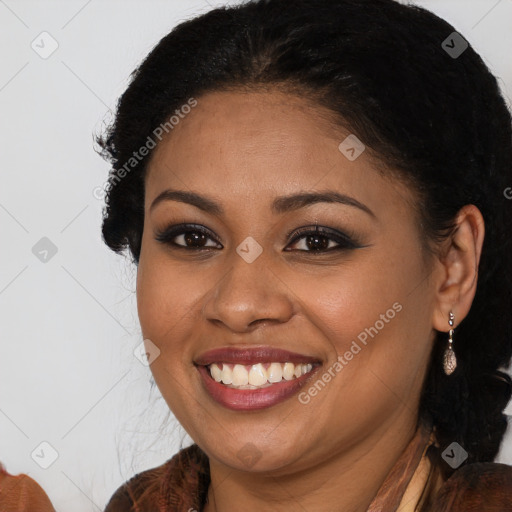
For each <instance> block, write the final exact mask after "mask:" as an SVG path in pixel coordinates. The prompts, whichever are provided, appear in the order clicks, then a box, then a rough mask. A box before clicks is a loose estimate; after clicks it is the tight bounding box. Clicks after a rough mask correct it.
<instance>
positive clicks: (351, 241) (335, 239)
mask: <svg viewBox="0 0 512 512" xmlns="http://www.w3.org/2000/svg"><path fill="white" fill-rule="evenodd" d="M312 228H314V229H312ZM297 242H298V243H297ZM291 244H292V245H293V244H295V245H297V246H298V248H297V249H295V250H298V251H301V252H310V253H317V254H318V253H325V252H331V251H340V250H350V249H357V248H359V247H361V245H359V244H358V243H357V241H356V240H355V238H354V237H353V236H350V235H346V234H345V233H342V232H341V231H337V230H335V229H330V228H324V227H318V225H315V226H307V227H304V228H301V229H299V230H297V231H296V232H295V237H294V238H293V240H292V242H291ZM289 246H290V245H288V247H289ZM285 250H287V251H289V250H290V249H285Z"/></svg>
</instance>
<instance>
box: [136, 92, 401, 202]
mask: <svg viewBox="0 0 512 512" xmlns="http://www.w3.org/2000/svg"><path fill="white" fill-rule="evenodd" d="M349 135H350V131H348V130H344V129H343V128H342V127H339V126H337V125H336V124H334V122H333V116H332V114H331V113H330V112H329V111H327V110H326V109H325V108H323V107H321V106H317V105H316V104H313V103H311V102H310V101H306V100H303V99H301V98H298V97H296V96H294V95H287V94H285V93H283V92H280V91H270V92H267V91H265V92H241V91H236V92H235V91H223V92H212V93H207V94H205V95H204V96H201V97H198V98H197V106H195V107H194V108H193V109H192V110H191V111H190V113H188V114H186V115H184V116H183V118H182V119H180V120H179V122H178V123H177V124H176V125H175V126H174V128H173V129H172V130H171V131H170V132H169V134H168V135H167V136H166V137H165V138H163V140H162V141H161V142H160V143H159V145H158V146H157V148H156V149H155V152H154V154H153V156H152V159H151V161H150V163H149V165H148V173H147V175H146V192H147V197H148V196H149V197H148V199H150V198H151V197H154V196H156V195H157V194H158V193H160V192H161V190H162V189H163V188H165V187H166V186H168V187H172V188H181V189H187V188H188V189H194V190H203V191H206V190H208V191H209V192H210V193H211V195H213V196H217V197H220V198H223V197H226V196H229V195H231V196H233V195H234V194H235V193H236V197H238V198H240V197H241V196H244V197H246V198H247V199H248V200H250V201H251V202H252V203H253V204H254V203H257V202H258V201H263V199H264V198H267V199H268V198H269V197H270V196H276V195H281V193H292V192H296V191H299V190H300V191H304V190H314V189H318V188H322V189H325V188H330V189H335V190H338V191H340V192H342V193H347V192H349V193H351V194H353V195H354V196H358V199H361V200H362V201H365V200H366V201H368V202H374V203H375V202H377V203H378V202H379V199H378V196H382V195H384V196H385V198H387V199H388V200H393V199H394V200H396V198H393V197H392V194H395V195H396V193H397V192H398V194H399V195H400V196H401V197H403V196H404V194H407V191H406V190H405V189H404V188H403V187H402V186H401V185H400V184H399V183H397V182H393V181H392V180H389V179H384V178H383V177H382V176H381V175H380V173H378V172H376V167H375V161H374V160H372V159H371V158H370V156H369V155H368V154H367V152H366V151H363V153H362V154H361V155H360V156H359V157H358V158H357V159H355V160H353V161H351V160H349V159H348V158H347V157H346V156H345V155H344V154H343V153H342V152H341V151H340V149H339V145H340V143H341V142H342V141H344V140H345V139H346V137H347V136H349ZM380 200H382V197H381V199H380Z"/></svg>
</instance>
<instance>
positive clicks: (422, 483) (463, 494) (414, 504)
mask: <svg viewBox="0 0 512 512" xmlns="http://www.w3.org/2000/svg"><path fill="white" fill-rule="evenodd" d="M434 443H435V438H434V435H433V433H432V430H431V429H429V428H428V427H422V426H420V427H419V428H418V430H417V431H416V433H415V435H414V437H413V439H412V440H411V441H410V442H409V444H408V445H407V447H406V448H405V450H404V451H403V453H402V455H401V456H400V457H399V459H398V460H397V461H396V463H395V465H394V466H393V468H392V469H391V471H390V472H389V474H388V476H387V477H386V479H385V480H384V482H383V484H382V485H381V487H380V489H379V491H378V493H377V495H376V496H375V498H374V499H373V501H372V502H371V504H370V506H369V508H368V512H476V511H478V512H487V511H489V512H511V511H512V466H508V465H505V464H496V463H485V464H482V463H479V464H469V465H466V466H461V468H459V469H458V470H457V471H455V473H454V474H453V475H452V476H451V477H450V478H449V479H448V480H447V481H446V482H445V483H443V482H442V480H439V472H437V471H435V468H434V467H433V466H432V465H431V464H430V460H429V458H428V457H427V450H428V448H429V446H430V445H432V444H434ZM209 483H210V473H209V463H208V457H207V456H206V454H205V453H204V452H203V451H202V450H201V449H200V448H199V447H198V446H197V445H196V444H193V445H192V446H190V447H188V448H184V449H182V450H180V451H179V452H178V453H177V454H176V455H175V456H174V457H172V459H170V460H169V461H167V462H166V463H165V464H163V465H161V466H159V467H157V468H153V469H150V470H147V471H144V472H142V473H139V474H138V475H135V476H134V477H133V478H131V479H130V480H129V481H128V482H126V483H125V484H123V485H122V486H121V487H120V488H119V489H118V490H117V491H116V492H115V494H114V495H113V496H112V498H111V500H110V502H109V504H108V505H107V508H106V509H105V512H189V511H190V510H191V509H192V510H195V511H198V512H201V511H202V510H203V507H204V504H205V502H206V497H207V493H208V486H209ZM427 489H433V491H432V492H427Z"/></svg>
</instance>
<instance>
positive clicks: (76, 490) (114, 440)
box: [0, 0, 512, 512]
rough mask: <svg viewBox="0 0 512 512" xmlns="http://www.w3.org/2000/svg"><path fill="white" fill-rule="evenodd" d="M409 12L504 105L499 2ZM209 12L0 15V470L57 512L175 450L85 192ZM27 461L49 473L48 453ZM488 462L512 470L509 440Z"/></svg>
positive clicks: (162, 6) (48, 8)
mask: <svg viewBox="0 0 512 512" xmlns="http://www.w3.org/2000/svg"><path fill="white" fill-rule="evenodd" d="M417 3H418V4H419V5H423V6H426V7H428V8H430V9H431V10H432V11H434V12H436V13H438V14H439V15H441V17H444V18H445V19H447V20H448V21H449V22H450V23H452V24H453V25H454V26H455V28H457V29H458V30H459V31H460V32H461V33H462V34H463V35H464V36H465V38H466V39H468V40H469V42H470V43H471V44H473V45H474V46H475V48H476V50H477V51H478V52H480V53H481V54H482V55H483V57H484V59H485V61H486V63H487V64H488V65H489V66H490V68H491V70H492V71H493V72H494V73H495V74H496V75H497V76H498V77H500V82H501V85H502V86H503V90H504V93H505V95H506V96H507V98H510V97H511V96H512V65H511V61H510V54H511V49H512V0H500V1H497V0H479V1H476V0H474V1H468V0H458V1H455V0H430V1H428V0H425V1H422V2H417ZM221 4H226V2H218V3H215V2H214V0H210V5H221ZM210 5H209V4H208V3H206V2H200V1H184V0H166V1H156V0H153V1H145V2H143V1H141V0H140V1H114V0H89V1H86V0H71V1H70V0H68V1H49V0H45V1H28V0H27V1H23V0H17V1H16V0H5V1H3V0H0V48H1V52H2V53H1V55H2V64H1V67H0V119H1V121H0V123H1V124H0V130H1V131H0V137H1V145H0V148H1V159H0V169H1V170H0V172H1V183H2V187H1V189H0V226H1V242H0V257H1V264H0V312H1V313H0V315H1V317H0V325H1V355H0V461H2V462H3V463H4V464H5V466H6V468H7V470H8V471H9V472H10V473H13V474H17V473H22V472H23V473H26V474H28V475H30V476H31V477H33V478H34V479H36V480H37V481H38V482H39V483H40V484H41V485H42V486H43V488H44V489H45V490H46V492H47V493H48V495H49V497H50V499H51V500H52V502H53V503H54V506H55V507H56V509H57V511H58V512H63V511H73V512H82V511H84V512H85V511H98V510H102V509H103V507H104V506H105V504H106V503H107V501H108V499H109V497H110V496H111V494H112V493H113V492H114V490H115V489H116V488H117V487H118V486H119V485H120V484H121V483H122V482H124V481H125V480H126V479H127V478H129V477H131V476H133V475H134V474H135V473H136V472H138V471H141V470H143V469H146V468H149V467H153V466H156V465H159V464H161V463H163V462H164V461H165V460H167V459H168V458H170V457H171V456H172V455H173V454H174V453H175V452H176V451H177V450H178V449H179V447H180V443H182V442H183V443H185V444H187V443H189V442H190V440H189V439H188V438H187V437H186V435H185V433H184V431H183V430H182V429H181V427H179V426H177V425H176V423H175V420H173V418H172V416H170V417H169V415H167V407H166V405H165V403H164V401H163V399H162V398H161V397H160V396H159V393H158V390H157V389H156V388H154V387H153V388H152V386H151V375H150V372H149V369H148V368H146V367H144V366H143V365H142V364H141V363H139V361H138V360H137V359H136V358H135V357H134V356H133V350H134V348H135V347H136V346H137V345H138V344H139V343H140V341H141V334H140V330H139V326H138V319H137V311H136V307H135V300H134V299H135V295H134V292H135V280H134V276H135V269H134V267H132V266H131V265H130V264H129V262H128V260H125V259H123V258H122V257H120V256H116V255H114V254H113V253H111V252H110V251H109V250H108V249H107V247H106V246H105V245H104V244H103V243H102V241H101V237H100V227H101V210H102V202H101V200H98V199H96V198H95V197H94V195H93V190H94V189H95V188H96V187H101V186H102V185H103V183H104V182H105V179H106V177H107V172H108V164H107V163H105V162H104V161H103V160H101V158H100V157H99V156H98V155H97V154H96V153H95V152H94V150H93V141H92V134H93V133H95V132H98V131H100V130H101V128H102V122H103V120H107V121H108V120H109V117H108V116H107V114H108V110H109V109H114V107H115V102H116V100H117V98H118V97H119V95H120V94H121V93H122V92H123V90H124V89H125V87H126V85H127V79H128V76H129V73H130V72H131V71H132V70H133V69H134V67H135V66H136V65H137V64H138V63H139V62H140V61H141V60H142V59H143V57H144V56H145V55H146V54H147V53H148V52H149V50H150V49H151V48H152V47H153V46H154V45H155V44H156V43H157V42H158V41H159V39H160V38H161V37H162V36H163V35H165V34H166V33H168V32H169V31H170V29H171V28H172V27H173V26H174V25H176V24H177V23H178V22H179V21H182V20H184V19H187V18H190V17H191V16H193V15H195V14H200V13H203V12H206V11H207V10H209V9H210V8H211V7H210ZM43 31H47V32H48V33H49V34H51V36H52V37H53V38H54V39H55V40H56V41H57V42H58V45H59V47H58V49H57V50H56V51H55V53H53V54H52V55H51V56H50V57H49V58H47V59H43V58H41V57H40V56H39V55H38V54H37V53H36V52H35V51H34V50H33V49H32V48H31V43H32V41H33V40H36V43H37V42H38V41H40V38H39V39H38V36H39V34H40V33H41V32H43ZM49 44H50V40H49V39H47V40H46V43H45V48H47V49H48V48H49V47H50V46H49ZM39 45H40V46H42V43H40V42H39ZM510 185H511V186H512V184H510ZM42 237H48V238H49V239H50V240H51V241H52V243H53V244H55V246H56V248H57V253H56V254H55V255H54V256H53V257H52V258H51V259H49V260H48V261H47V262H46V263H43V262H41V261H40V260H39V259H38V258H36V256H35V255H34V254H33V253H32V247H33V246H34V245H35V244H36V243H37V242H38V241H39V240H40V239H41V238H42ZM511 409H512V408H511V407H510V406H509V409H508V411H510V412H512V411H511ZM164 427H165V428H164ZM43 441H46V442H48V443H50V445H51V446H52V447H53V448H54V449H55V450H56V451H57V453H58V458H57V459H56V461H55V462H54V463H53V464H52V465H51V466H50V467H49V468H48V469H42V468H40V467H39V466H38V465H37V464H36V463H35V462H34V460H33V459H32V458H31V453H32V452H33V451H34V450H35V449H36V448H38V447H39V445H40V443H41V442H43ZM41 450H42V451H41ZM37 454H39V460H40V461H41V460H43V459H45V458H46V460H47V461H49V460H50V459H49V458H48V457H51V449H50V448H48V447H46V448H45V447H44V446H43V447H39V448H38V449H37V450H36V455H35V458H36V459H37ZM42 454H44V455H42ZM497 460H498V461H502V462H507V463H509V464H512V434H511V433H510V431H509V433H508V434H507V438H506V440H505V441H504V443H503V445H502V449H501V452H500V455H499V458H498V459H497Z"/></svg>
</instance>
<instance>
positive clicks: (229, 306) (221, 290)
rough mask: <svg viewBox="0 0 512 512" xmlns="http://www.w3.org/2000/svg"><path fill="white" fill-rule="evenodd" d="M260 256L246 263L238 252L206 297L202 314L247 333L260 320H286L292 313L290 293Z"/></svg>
mask: <svg viewBox="0 0 512 512" xmlns="http://www.w3.org/2000/svg"><path fill="white" fill-rule="evenodd" d="M265 260H266V259H265V258H263V257H262V256H260V257H259V258H258V259H256V260H255V261H253V262H252V263H247V262H246V261H245V260H244V259H242V258H241V257H240V256H239V255H238V254H236V253H235V254H234V256H233V257H232V258H231V261H230V263H231V266H230V268H229V270H228V271H227V273H226V275H224V276H223V277H222V278H221V279H220V281H219V282H218V283H217V285H216V286H215V287H214V289H213V290H212V293H211V294H209V296H208V298H207V299H206V303H205V305H204V306H203V308H202V312H203V315H204V317H205V318H206V319H207V320H208V321H210V322H213V323H215V324H218V325H223V326H225V327H226V328H227V329H229V330H230V331H232V332H236V333H244V332H250V331H252V330H254V328H257V326H258V325H260V324H261V323H273V324H279V323H284V322H287V321H288V320H289V319H290V318H291V317H292V316H293V314H294V308H293V293H292V291H291V290H290V288H289V287H288V286H287V285H286V283H285V282H284V281H283V280H282V279H281V278H280V277H279V276H278V275H277V271H276V270H272V268H271V267H270V264H269V262H268V261H265Z"/></svg>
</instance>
